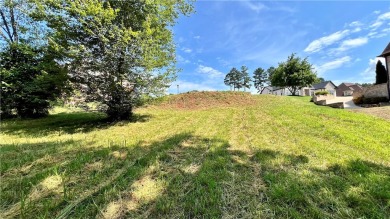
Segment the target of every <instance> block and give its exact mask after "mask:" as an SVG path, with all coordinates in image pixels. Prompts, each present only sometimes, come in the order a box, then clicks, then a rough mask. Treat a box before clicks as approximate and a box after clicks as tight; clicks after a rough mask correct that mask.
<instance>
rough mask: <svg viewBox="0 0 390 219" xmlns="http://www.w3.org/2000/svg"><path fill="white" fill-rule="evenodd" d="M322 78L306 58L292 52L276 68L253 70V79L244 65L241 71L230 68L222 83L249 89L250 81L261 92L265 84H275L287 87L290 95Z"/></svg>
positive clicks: (234, 88)
mask: <svg viewBox="0 0 390 219" xmlns="http://www.w3.org/2000/svg"><path fill="white" fill-rule="evenodd" d="M323 80H324V79H323V78H318V77H317V75H316V73H315V71H314V70H313V67H312V65H311V64H310V63H309V62H308V60H307V58H305V59H301V58H300V57H297V56H296V54H295V53H293V54H291V55H290V56H289V57H288V58H287V61H285V62H281V63H279V65H278V66H277V67H276V68H275V67H269V68H268V69H267V70H264V69H263V68H257V69H256V70H255V71H254V72H253V79H251V78H250V77H249V74H248V68H247V67H246V66H242V67H241V71H238V70H237V69H236V68H232V69H231V70H230V71H229V73H227V74H226V76H225V80H224V83H225V85H227V86H230V87H231V88H233V90H236V89H237V90H239V89H240V88H244V90H245V88H248V89H249V88H250V87H251V83H250V82H253V85H254V87H255V88H256V89H257V91H258V93H261V92H262V91H263V89H264V88H265V87H266V86H275V87H282V88H287V89H288V90H289V91H290V92H291V94H292V95H297V92H298V90H299V89H301V88H303V87H307V86H311V85H312V84H314V83H317V82H320V81H323Z"/></svg>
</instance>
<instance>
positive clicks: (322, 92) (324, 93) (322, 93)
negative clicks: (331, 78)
mask: <svg viewBox="0 0 390 219" xmlns="http://www.w3.org/2000/svg"><path fill="white" fill-rule="evenodd" d="M314 94H315V95H316V96H319V95H328V94H329V92H328V91H317V92H315V93H314Z"/></svg>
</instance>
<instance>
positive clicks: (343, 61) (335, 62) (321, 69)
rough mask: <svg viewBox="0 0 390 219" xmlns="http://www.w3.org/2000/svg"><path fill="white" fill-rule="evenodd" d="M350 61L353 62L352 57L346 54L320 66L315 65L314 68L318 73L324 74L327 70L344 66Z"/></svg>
mask: <svg viewBox="0 0 390 219" xmlns="http://www.w3.org/2000/svg"><path fill="white" fill-rule="evenodd" d="M349 62H351V57H350V56H344V57H341V58H338V59H335V60H333V61H330V62H327V63H324V64H322V65H319V66H317V65H315V66H314V68H315V70H316V71H317V73H318V75H319V76H322V75H323V74H324V73H325V72H326V71H329V70H332V69H336V68H340V67H341V66H343V65H344V64H347V63H349Z"/></svg>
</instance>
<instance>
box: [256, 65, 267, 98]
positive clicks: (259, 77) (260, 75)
mask: <svg viewBox="0 0 390 219" xmlns="http://www.w3.org/2000/svg"><path fill="white" fill-rule="evenodd" d="M267 83H268V74H267V71H265V70H264V69H262V68H257V69H256V70H255V71H254V72H253V84H254V86H255V88H256V89H257V92H258V93H261V91H262V90H263V89H264V87H265V86H266V84H267Z"/></svg>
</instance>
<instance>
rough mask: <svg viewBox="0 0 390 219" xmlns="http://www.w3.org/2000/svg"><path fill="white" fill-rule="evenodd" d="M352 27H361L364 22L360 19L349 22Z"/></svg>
mask: <svg viewBox="0 0 390 219" xmlns="http://www.w3.org/2000/svg"><path fill="white" fill-rule="evenodd" d="M349 26H350V27H360V26H363V23H362V22H360V21H354V22H351V23H350V24H349Z"/></svg>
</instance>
